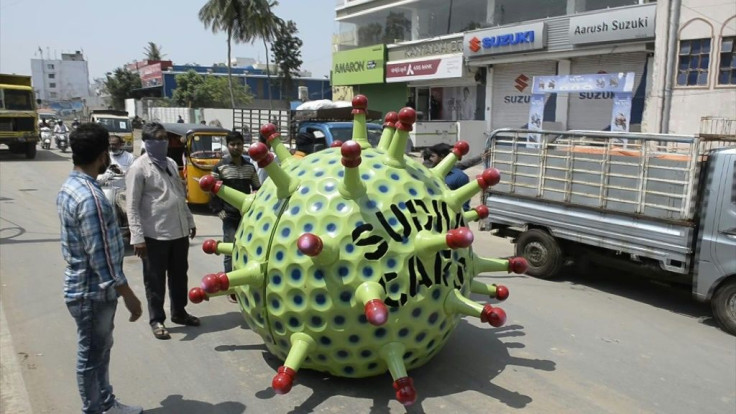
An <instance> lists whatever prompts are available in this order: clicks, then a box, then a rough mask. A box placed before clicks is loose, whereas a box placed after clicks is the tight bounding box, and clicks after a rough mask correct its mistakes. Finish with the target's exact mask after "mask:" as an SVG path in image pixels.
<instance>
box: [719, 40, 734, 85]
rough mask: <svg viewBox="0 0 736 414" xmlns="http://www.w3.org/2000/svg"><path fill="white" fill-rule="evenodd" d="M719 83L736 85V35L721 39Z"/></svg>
mask: <svg viewBox="0 0 736 414" xmlns="http://www.w3.org/2000/svg"><path fill="white" fill-rule="evenodd" d="M720 57H721V59H720V61H719V62H720V63H719V65H718V84H719V85H736V36H731V37H724V38H722V39H721V56H720Z"/></svg>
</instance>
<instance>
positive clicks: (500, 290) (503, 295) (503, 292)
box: [493, 284, 509, 300]
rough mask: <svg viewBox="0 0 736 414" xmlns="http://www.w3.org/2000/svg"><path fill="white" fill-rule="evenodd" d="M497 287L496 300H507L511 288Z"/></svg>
mask: <svg viewBox="0 0 736 414" xmlns="http://www.w3.org/2000/svg"><path fill="white" fill-rule="evenodd" d="M493 286H496V299H498V300H506V299H508V297H509V288H507V287H506V286H504V285H495V284H494V285H493Z"/></svg>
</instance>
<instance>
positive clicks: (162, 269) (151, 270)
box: [142, 237, 189, 325]
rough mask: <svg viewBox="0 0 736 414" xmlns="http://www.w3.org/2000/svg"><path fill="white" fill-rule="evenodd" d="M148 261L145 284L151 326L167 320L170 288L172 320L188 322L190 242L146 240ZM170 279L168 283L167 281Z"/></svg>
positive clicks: (144, 270)
mask: <svg viewBox="0 0 736 414" xmlns="http://www.w3.org/2000/svg"><path fill="white" fill-rule="evenodd" d="M146 250H147V253H146V257H145V258H143V260H142V261H143V283H144V285H145V286H146V299H147V300H148V315H149V323H150V324H151V325H153V324H155V323H158V322H160V323H163V322H164V321H165V320H166V312H164V299H165V296H166V285H167V281H168V286H169V301H170V305H171V316H172V317H174V318H184V317H186V316H187V311H186V310H184V308H185V307H186V306H187V283H188V281H187V270H189V262H188V261H187V256H188V254H189V239H188V238H186V237H183V238H181V239H176V240H156V239H151V238H148V237H146ZM167 276H168V279H167Z"/></svg>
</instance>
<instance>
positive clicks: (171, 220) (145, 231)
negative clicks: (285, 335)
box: [125, 122, 200, 339]
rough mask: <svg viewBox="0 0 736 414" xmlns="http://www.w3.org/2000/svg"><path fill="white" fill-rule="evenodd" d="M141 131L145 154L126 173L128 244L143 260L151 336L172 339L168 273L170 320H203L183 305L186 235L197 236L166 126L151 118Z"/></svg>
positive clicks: (190, 322) (193, 323) (183, 322)
mask: <svg viewBox="0 0 736 414" xmlns="http://www.w3.org/2000/svg"><path fill="white" fill-rule="evenodd" d="M141 135H142V139H143V146H144V148H145V150H146V153H145V154H143V155H141V156H140V157H138V158H137V159H136V160H135V162H133V165H132V166H131V167H130V169H129V170H128V173H127V174H126V177H125V186H126V193H127V202H126V206H127V209H126V210H127V212H128V225H129V228H130V244H132V245H133V250H134V251H135V254H136V256H138V257H140V258H141V260H142V261H143V283H144V285H145V287H146V299H147V300H148V314H149V324H150V325H151V330H152V331H153V335H154V336H155V337H156V338H157V339H169V338H171V336H170V335H169V331H168V330H167V329H166V327H165V326H164V320H166V312H164V299H165V295H166V285H167V278H168V286H169V303H170V305H171V322H173V323H176V324H179V325H187V326H199V324H200V321H199V319H198V318H196V317H194V316H192V315H190V314H188V313H187V311H186V310H185V309H184V308H185V307H186V305H187V289H188V288H187V283H188V281H187V271H188V270H189V263H188V260H187V256H188V254H189V240H188V238H189V239H193V238H194V236H195V235H196V234H197V228H196V227H195V224H194V216H192V213H191V211H189V207H188V206H187V200H186V192H185V189H184V185H183V184H182V181H181V179H180V178H179V169H178V168H177V165H176V162H174V160H172V159H171V158H169V157H167V156H166V154H167V150H168V146H169V141H168V135H167V133H166V130H165V129H164V127H163V125H161V124H160V123H158V122H150V123H147V124H145V125H144V126H143V128H142V131H141ZM187 237H188V238H187Z"/></svg>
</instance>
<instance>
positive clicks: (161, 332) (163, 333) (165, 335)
mask: <svg viewBox="0 0 736 414" xmlns="http://www.w3.org/2000/svg"><path fill="white" fill-rule="evenodd" d="M151 329H152V330H153V336H155V337H156V339H171V335H169V331H168V330H166V327H165V326H164V324H162V323H161V322H158V323H155V324H153V325H151Z"/></svg>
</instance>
